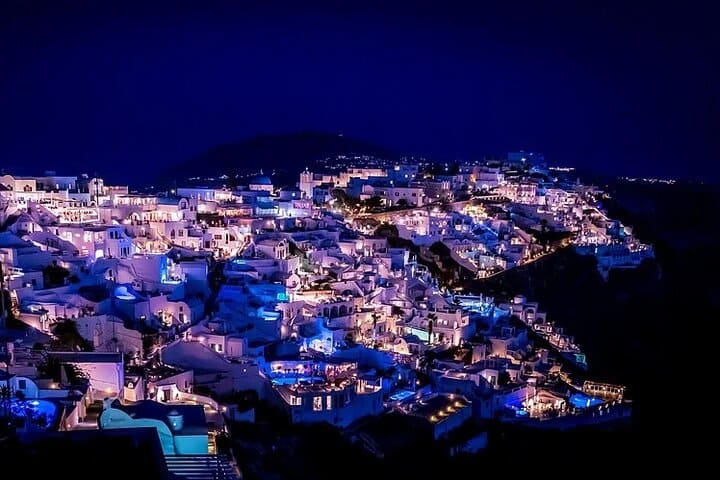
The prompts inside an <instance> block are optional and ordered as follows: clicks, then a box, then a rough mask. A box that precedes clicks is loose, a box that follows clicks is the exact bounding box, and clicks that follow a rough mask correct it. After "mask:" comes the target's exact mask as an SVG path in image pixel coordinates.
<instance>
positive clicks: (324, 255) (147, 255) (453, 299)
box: [0, 165, 646, 455]
mask: <svg viewBox="0 0 720 480" xmlns="http://www.w3.org/2000/svg"><path fill="white" fill-rule="evenodd" d="M335 189H342V190H344V191H345V192H346V194H347V195H348V196H352V197H356V198H360V199H363V198H369V197H372V196H379V197H381V199H383V201H384V203H385V205H386V206H387V207H397V206H398V205H400V206H402V207H405V208H403V209H393V210H392V211H388V212H383V213H381V214H360V215H355V216H353V217H352V218H350V217H345V216H343V215H342V213H341V212H338V210H337V209H336V208H334V207H333V205H332V200H333V199H334V198H335V196H334V195H333V194H332V191H333V190H335ZM460 191H470V192H478V195H480V197H481V198H485V199H487V198H491V197H492V198H496V197H497V198H500V197H502V199H504V200H505V203H502V204H501V207H498V208H497V209H492V208H489V207H488V206H487V205H485V206H483V204H482V203H479V202H473V201H465V202H458V203H449V205H452V206H453V208H451V209H448V208H439V206H438V205H439V201H440V200H443V201H452V200H453V199H454V198H453V195H455V194H457V193H458V192H460ZM587 195H588V190H587V189H585V190H583V189H582V188H581V186H576V185H574V186H571V187H568V188H561V187H559V186H555V187H553V188H549V187H546V186H544V185H542V184H541V183H533V182H530V181H529V180H527V179H525V178H523V179H517V180H515V179H513V178H510V171H509V170H508V168H501V167H489V166H465V167H461V168H460V173H458V174H456V175H452V176H435V177H434V178H425V176H422V178H421V175H420V174H419V173H418V169H417V166H416V165H415V166H413V165H398V166H396V167H395V168H390V169H378V168H372V169H367V168H352V169H348V170H347V171H343V172H340V173H334V174H327V175H325V174H318V173H313V172H309V171H306V172H302V173H301V174H300V179H299V183H298V188H297V189H295V188H292V189H283V190H280V189H277V188H275V186H274V185H273V184H272V182H271V181H270V179H268V178H267V177H258V178H255V179H253V180H252V181H251V182H250V184H249V185H248V186H247V187H246V188H243V189H236V190H229V189H226V188H198V187H192V188H178V189H177V190H176V191H174V192H173V194H172V195H169V196H158V195H151V194H133V193H129V192H128V189H127V188H124V187H113V186H108V185H106V184H105V182H104V181H103V179H100V178H89V177H61V176H57V175H55V174H53V173H48V174H46V175H45V176H43V177H13V176H10V175H5V176H2V177H0V221H1V222H2V225H3V228H2V232H0V262H2V272H3V284H4V287H5V288H6V289H7V290H8V292H9V294H10V295H9V297H8V298H9V299H10V303H11V305H10V306H9V307H10V309H11V311H12V313H13V314H14V316H15V317H16V318H17V319H19V320H20V321H22V322H23V323H25V324H26V325H27V326H29V327H31V328H30V329H29V330H28V331H29V332H31V334H27V332H26V333H25V334H18V335H15V336H14V337H13V336H12V335H11V334H10V332H11V331H10V330H9V329H4V330H3V332H4V333H5V334H6V336H7V338H8V341H7V342H6V345H5V346H4V347H3V350H4V353H5V356H4V357H3V358H2V360H0V362H2V363H4V365H3V368H2V372H3V373H2V376H0V384H2V385H5V386H7V387H9V388H10V390H11V391H12V392H15V394H16V396H15V400H14V402H15V408H16V409H25V410H28V409H29V410H31V411H37V412H40V411H41V410H42V411H43V412H44V413H45V417H46V418H45V420H46V422H47V423H51V424H52V426H53V428H58V429H61V430H73V429H88V428H98V427H99V428H131V427H137V426H155V427H156V428H157V430H158V435H159V436H160V438H161V443H162V447H163V450H164V452H165V453H166V454H168V455H170V454H196V453H203V454H206V453H212V450H213V448H214V446H213V441H212V438H213V435H215V434H217V433H218V432H220V431H222V430H223V428H224V422H223V420H222V418H223V415H232V416H233V417H234V418H236V419H245V420H252V412H238V411H236V410H235V409H234V408H233V406H232V405H222V404H220V403H218V402H217V401H216V400H214V399H213V398H222V396H223V395H227V394H230V393H232V392H237V391H242V390H253V391H255V392H256V393H257V395H258V397H259V398H260V399H263V400H265V401H269V402H274V403H276V404H277V405H279V406H282V407H283V408H284V409H285V410H286V411H287V412H288V414H289V415H290V418H291V419H292V420H293V421H295V422H319V421H326V422H330V423H333V424H335V425H338V426H347V425H349V424H351V423H352V422H354V421H356V420H357V419H359V418H361V417H364V416H368V415H378V414H381V413H383V412H384V411H387V410H388V409H395V410H398V411H401V412H404V413H406V414H408V415H415V416H417V417H419V418H422V419H424V420H425V421H426V423H427V425H428V428H430V429H432V431H433V432H434V435H435V436H436V437H438V436H441V435H444V434H446V433H447V432H448V431H449V430H451V429H453V428H455V427H456V426H459V425H460V424H462V423H463V422H464V421H466V420H467V419H469V418H471V417H473V416H474V417H484V418H491V417H497V416H503V417H509V418H512V419H513V421H517V420H522V419H525V418H527V419H534V420H538V421H541V420H547V419H553V418H560V417H567V416H568V415H570V414H583V415H587V416H591V418H599V416H600V415H601V414H602V411H603V409H605V411H609V410H608V409H610V408H611V406H615V405H617V404H618V403H619V402H621V400H622V391H621V389H619V387H615V386H603V387H602V388H601V387H597V388H595V387H594V386H592V387H593V388H589V387H588V388H585V389H583V388H582V386H577V387H576V386H574V385H573V384H572V383H571V382H572V378H570V377H568V375H567V373H568V372H566V371H565V370H564V367H563V365H564V363H563V362H564V360H563V352H564V351H567V349H569V348H576V346H575V344H574V343H573V342H572V339H570V338H569V337H568V338H565V337H562V331H561V330H559V329H557V328H555V329H553V328H552V324H550V323H548V322H546V321H545V317H544V315H543V314H541V313H540V312H538V311H537V305H532V304H527V302H526V301H525V300H524V299H517V300H516V301H514V302H510V303H509V304H499V305H495V304H494V302H493V299H491V298H482V297H459V296H452V295H449V294H447V293H446V292H445V291H444V290H443V289H442V288H441V287H440V286H439V285H438V282H437V279H436V278H433V276H432V275H431V274H430V272H429V270H428V268H426V267H425V266H424V265H422V264H420V263H418V262H417V261H416V260H415V259H414V258H412V257H411V255H410V252H409V251H408V250H406V249H404V248H392V247H391V246H390V245H388V240H387V238H385V237H377V236H375V235H374V234H373V229H372V228H368V225H369V224H372V222H370V220H374V222H375V224H377V223H379V222H382V221H387V222H390V223H393V224H394V225H396V226H397V229H398V234H399V235H400V236H401V237H402V238H405V239H408V240H411V241H412V242H413V243H414V244H416V245H417V246H419V247H425V246H428V245H430V244H432V243H435V242H442V243H444V244H445V245H446V246H447V247H448V248H449V250H450V252H451V256H452V258H453V259H454V260H455V261H456V262H457V263H458V264H459V265H460V266H463V267H465V268H467V269H468V270H471V271H473V272H475V273H477V275H479V276H484V275H490V274H493V273H497V272H499V271H502V270H503V269H506V268H510V267H512V266H514V265H519V264H522V263H523V262H526V261H530V260H532V259H533V258H535V257H536V256H537V255H540V254H543V253H545V251H546V247H543V246H540V245H538V244H537V243H536V242H535V240H534V238H533V236H532V234H531V233H529V232H530V231H532V229H531V228H528V225H526V224H525V223H523V222H526V221H530V222H535V223H534V224H532V225H530V227H532V226H537V225H538V224H540V222H541V221H542V224H543V225H549V226H551V227H552V228H555V229H564V230H567V231H571V232H574V233H577V234H578V237H577V238H578V239H579V240H578V243H579V244H580V246H582V247H583V248H584V247H585V246H587V245H593V246H600V245H620V244H622V245H625V246H628V248H630V247H629V246H630V245H636V242H635V241H634V239H632V236H631V235H629V231H628V230H627V229H626V228H623V227H621V226H619V224H617V222H615V223H613V222H611V221H610V220H608V219H607V218H606V217H605V216H603V214H602V213H601V212H600V211H599V210H597V209H594V210H593V211H592V212H591V213H590V214H588V213H587V210H588V209H589V208H590V207H589V206H588V204H587V201H588V200H587ZM400 200H403V201H402V202H401V201H400ZM507 200H510V203H507ZM446 205H447V204H446ZM543 220H545V221H543ZM618 229H619V230H618ZM538 230H539V228H538ZM618 242H620V243H618ZM638 248H640V247H638ZM645 248H646V247H645ZM633 251H634V250H633ZM218 261H222V263H217V262H218ZM216 265H222V267H219V266H218V267H216ZM211 271H212V272H214V274H217V275H216V277H217V282H215V280H213V278H214V277H213V276H212V275H210V274H211ZM220 271H222V275H220ZM209 275H210V276H209ZM513 314H514V315H517V316H518V317H520V318H521V320H523V321H524V324H525V325H526V326H528V328H529V331H528V328H524V327H523V326H522V325H518V324H514V323H512V322H511V321H510V320H509V318H510V316H511V315H513ZM64 322H73V323H74V324H75V326H76V329H77V332H78V333H79V335H80V336H82V337H83V338H84V339H85V341H86V343H87V345H89V347H91V348H90V349H91V350H92V352H78V351H74V352H68V353H55V352H51V353H48V352H46V351H45V350H46V349H45V348H44V347H42V345H43V344H48V343H49V342H53V341H55V342H56V341H57V339H55V340H53V337H54V336H53V331H54V330H55V329H56V328H57V326H58V325H60V324H62V323H64ZM533 332H535V333H537V332H546V333H547V334H548V335H549V336H550V338H556V339H557V341H558V342H561V341H562V340H563V339H564V340H567V344H566V343H562V344H560V343H558V344H557V345H556V344H555V343H552V342H551V343H550V348H545V349H543V348H537V347H536V346H534V342H533V341H532V338H531V337H529V333H533ZM558 332H559V333H558ZM478 334H482V335H481V336H480V335H478ZM553 334H554V335H555V337H553V336H552V335H553ZM554 346H557V348H554ZM48 356H50V357H51V358H54V359H55V360H57V362H59V363H60V364H62V365H74V366H75V367H76V369H77V370H80V371H82V373H84V376H86V377H87V378H88V380H89V383H85V384H83V383H82V382H80V383H78V381H77V379H75V380H73V378H70V377H69V376H68V375H67V374H66V373H63V374H62V375H60V376H56V377H55V378H49V377H48V374H47V372H46V371H44V370H43V368H42V367H41V365H42V364H43V362H46V361H47V358H48ZM63 372H65V370H63ZM558 379H561V380H564V381H565V383H563V384H562V385H564V387H563V388H558V387H557V383H556V381H557V380H558ZM551 381H552V382H553V383H552V385H554V387H552V388H550V387H549V386H548V385H550V384H551ZM200 393H203V394H202V395H201V394H200ZM105 399H109V400H106V401H104V400H105ZM113 400H114V401H113ZM101 401H104V403H103V410H102V413H101V414H100V416H99V418H97V419H93V418H91V416H90V415H89V411H90V410H91V409H90V410H89V408H88V407H89V406H90V405H92V404H93V403H94V402H101ZM32 402H36V403H32ZM44 408H46V411H45V410H43V409H44ZM25 410H24V411H25ZM596 415H597V416H598V417H596ZM48 417H49V418H48ZM208 423H210V424H211V427H210V428H208V426H207V425H208ZM213 425H214V426H213Z"/></svg>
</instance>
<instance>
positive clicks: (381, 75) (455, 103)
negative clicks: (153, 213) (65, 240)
mask: <svg viewBox="0 0 720 480" xmlns="http://www.w3.org/2000/svg"><path fill="white" fill-rule="evenodd" d="M147 3H152V5H151V6H147V5H143V4H147ZM385 3H390V2H385ZM625 3H633V5H632V6H626V5H624V4H625ZM540 4H542V5H540ZM661 4H662V5H661ZM711 5H712V3H711V2H708V3H706V4H701V3H697V4H694V3H692V2H687V1H684V2H677V3H676V4H674V5H673V4H668V2H582V1H580V2H577V1H576V2H517V1H512V0H507V1H502V2H500V1H498V2H479V1H478V2H465V3H461V2H453V1H447V0H446V1H443V2H422V1H416V2H393V3H392V6H390V7H388V6H383V5H382V4H381V3H380V2H377V3H373V2H368V1H365V2H353V1H337V2H301V1H296V2H273V1H271V0H268V1H265V2H253V3H250V2H208V1H204V2H194V3H191V2H187V3H181V2H179V1H175V2H150V1H147V2H142V3H140V2H131V1H130V2H128V1H125V2H111V1H97V2H62V1H60V0H56V1H54V2H34V1H31V0H5V1H4V2H2V4H1V6H0V55H1V56H0V167H2V168H4V169H5V170H7V171H13V170H15V171H17V170H18V169H20V170H21V171H22V172H24V173H31V172H41V171H42V170H44V169H55V170H57V171H58V172H68V173H76V171H78V170H82V171H99V172H101V173H102V174H105V175H106V176H108V177H110V178H111V179H113V178H114V179H116V180H117V181H127V179H128V178H129V176H130V175H131V174H133V175H134V173H132V172H135V171H136V170H137V169H139V168H143V167H148V166H150V168H152V170H159V169H160V167H159V166H160V165H163V164H164V165H171V164H173V163H174V162H180V161H185V160H187V159H189V158H191V157H192V156H193V155H195V154H197V153H200V152H202V151H204V150H206V149H207V148H209V147H211V146H213V145H216V144H219V143H225V142H232V141H236V140H242V139H243V138H246V137H248V136H252V135H255V134H258V133H274V132H291V131H301V130H320V131H342V132H343V133H345V134H346V135H351V136H355V137H359V138H363V139H366V140H369V141H372V142H374V143H377V144H380V145H382V146H386V147H388V148H390V149H394V150H397V151H401V152H406V153H416V154H430V155H435V156H439V157H441V158H443V159H446V158H450V159H452V158H462V159H472V158H478V157H482V156H483V155H486V154H502V153H505V152H507V151H509V150H517V149H525V150H533V151H543V152H545V154H546V157H547V158H548V159H550V160H551V161H553V162H555V163H561V164H575V165H577V166H580V167H592V168H594V169H596V170H599V171H603V172H607V173H613V174H614V173H621V174H622V173H627V174H648V175H650V174H655V175H661V176H669V175H673V176H682V177H704V178H706V179H712V180H717V179H718V178H719V177H720V174H719V170H720V169H719V168H718V166H717V163H716V162H717V160H718V152H719V151H720V149H719V148H718V147H719V145H718V144H719V143H720V141H719V140H718V137H719V136H720V80H719V78H720V77H719V74H718V70H719V68H720V67H719V61H720V60H719V59H720V50H719V48H718V46H719V45H720V41H719V38H718V33H717V32H718V28H717V26H716V25H715V24H714V22H715V19H717V18H718V16H717V15H716V13H717V12H714V11H712V7H711Z"/></svg>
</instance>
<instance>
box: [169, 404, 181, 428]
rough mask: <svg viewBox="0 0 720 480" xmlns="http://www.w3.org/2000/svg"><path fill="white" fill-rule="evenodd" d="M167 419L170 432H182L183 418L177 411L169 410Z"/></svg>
mask: <svg viewBox="0 0 720 480" xmlns="http://www.w3.org/2000/svg"><path fill="white" fill-rule="evenodd" d="M167 419H168V421H169V422H170V430H172V431H173V432H178V431H180V430H182V428H183V416H182V414H181V413H178V411H177V410H175V409H172V410H170V412H169V413H168V414H167Z"/></svg>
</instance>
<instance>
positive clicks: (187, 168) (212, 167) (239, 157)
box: [169, 132, 400, 181]
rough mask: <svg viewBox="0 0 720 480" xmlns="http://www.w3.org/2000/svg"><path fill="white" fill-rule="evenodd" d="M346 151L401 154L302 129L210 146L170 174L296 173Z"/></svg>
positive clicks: (183, 176)
mask: <svg viewBox="0 0 720 480" xmlns="http://www.w3.org/2000/svg"><path fill="white" fill-rule="evenodd" d="M342 154H348V155H349V154H358V155H370V156H376V157H382V158H388V159H394V158H398V157H399V156H400V155H399V154H397V153H395V152H392V151H390V150H388V149H385V148H382V147H379V146H377V145H374V144H372V143H370V142H366V141H364V140H360V139H356V138H353V137H346V136H344V135H342V134H337V133H322V132H299V133H288V134H269V135H258V136H255V137H252V138H249V139H247V140H243V141H240V142H235V143H227V144H223V145H218V146H216V147H212V148H210V149H209V150H208V151H207V152H205V153H202V154H200V155H197V156H195V157H194V158H193V159H192V160H190V161H188V162H185V163H182V164H180V165H179V166H178V167H176V168H174V169H173V171H172V172H171V173H170V174H169V175H171V176H172V177H173V178H174V179H175V180H178V181H179V180H181V179H186V178H189V177H196V176H204V177H206V176H219V175H223V174H225V175H228V176H232V175H234V174H235V173H237V172H238V171H240V170H247V169H253V168H258V169H259V168H262V169H263V170H265V173H266V174H270V172H271V171H272V170H273V169H282V170H285V171H287V172H288V173H291V174H294V173H297V172H299V171H301V170H302V169H304V168H305V167H312V166H313V165H314V163H315V162H316V161H317V160H320V159H324V158H327V157H332V156H337V155H342Z"/></svg>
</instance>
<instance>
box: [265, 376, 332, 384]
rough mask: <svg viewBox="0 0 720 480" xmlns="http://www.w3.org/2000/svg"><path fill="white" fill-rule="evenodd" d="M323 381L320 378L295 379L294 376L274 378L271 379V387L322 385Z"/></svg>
mask: <svg viewBox="0 0 720 480" xmlns="http://www.w3.org/2000/svg"><path fill="white" fill-rule="evenodd" d="M324 382H325V381H324V380H323V379H322V378H320V377H296V376H294V375H288V376H286V377H285V376H283V377H276V378H273V379H272V383H273V385H295V384H296V383H308V384H309V383H324Z"/></svg>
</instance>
